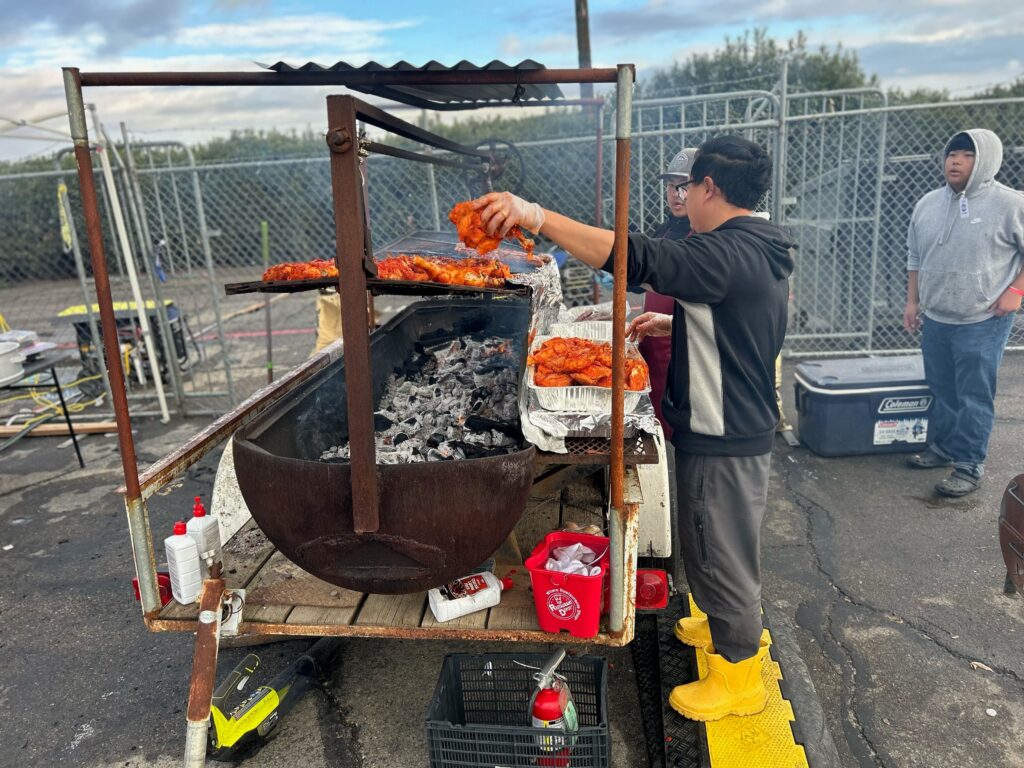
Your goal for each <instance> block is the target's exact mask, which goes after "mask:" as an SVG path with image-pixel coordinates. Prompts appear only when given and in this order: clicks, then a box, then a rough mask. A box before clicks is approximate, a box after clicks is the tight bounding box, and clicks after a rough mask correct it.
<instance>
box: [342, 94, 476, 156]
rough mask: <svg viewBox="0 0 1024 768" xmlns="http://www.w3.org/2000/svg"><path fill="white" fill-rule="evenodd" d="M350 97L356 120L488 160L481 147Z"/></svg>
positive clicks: (428, 143) (412, 138) (405, 137)
mask: <svg viewBox="0 0 1024 768" xmlns="http://www.w3.org/2000/svg"><path fill="white" fill-rule="evenodd" d="M351 98H352V100H353V102H354V103H355V110H356V119H357V120H362V121H363V122H364V123H369V124H370V125H372V126H375V127H377V128H380V129H382V130H385V131H387V132H389V133H393V134H395V135H396V136H401V137H402V138H403V139H409V140H411V141H418V142H419V143H420V144H426V145H427V146H428V147H435V148H437V149H444V150H447V151H448V152H454V153H455V154H459V155H468V156H469V157H479V158H481V159H482V160H490V157H491V156H490V154H489V153H487V152H484V151H483V150H481V149H476V148H475V147H469V146H466V145H465V144H459V143H458V142H455V141H449V140H448V139H444V138H442V137H440V136H438V135H437V134H436V133H431V132H430V131H425V130H423V129H422V128H420V127H419V126H418V125H415V124H413V123H410V122H408V121H406V120H402V119H401V118H398V117H395V116H394V115H389V114H388V113H387V112H385V111H384V110H383V109H379V108H377V107H375V106H373V105H372V104H367V103H366V102H365V101H361V100H359V99H356V98H355V97H351Z"/></svg>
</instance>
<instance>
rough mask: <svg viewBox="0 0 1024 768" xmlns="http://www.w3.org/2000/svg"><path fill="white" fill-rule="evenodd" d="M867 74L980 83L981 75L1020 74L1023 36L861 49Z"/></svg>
mask: <svg viewBox="0 0 1024 768" xmlns="http://www.w3.org/2000/svg"><path fill="white" fill-rule="evenodd" d="M857 53H858V55H859V56H860V60H861V64H862V65H863V66H864V67H865V69H867V70H868V71H872V72H887V73H891V74H892V75H894V76H896V77H903V76H908V75H927V76H930V77H932V78H937V77H944V76H946V75H958V76H965V75H966V76H968V77H973V78H974V79H975V81H976V82H977V81H979V77H978V73H980V72H982V71H993V70H1005V71H1008V72H1009V74H1010V76H1013V70H1016V72H1017V73H1018V74H1024V73H1022V72H1021V61H1020V59H1021V56H1022V54H1024V32H1013V33H1010V34H1006V35H995V36H990V37H982V38H975V39H970V40H954V41H947V40H943V41H936V42H920V43H908V42H906V41H901V40H894V41H891V42H883V43H876V44H872V45H865V46H862V47H861V48H859V49H858V50H857Z"/></svg>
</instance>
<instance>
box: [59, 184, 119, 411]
mask: <svg viewBox="0 0 1024 768" xmlns="http://www.w3.org/2000/svg"><path fill="white" fill-rule="evenodd" d="M57 198H58V200H59V202H60V205H61V208H62V210H63V211H64V217H65V218H66V219H67V221H68V232H69V233H70V234H71V253H72V255H73V256H74V259H75V272H77V273H78V284H79V285H80V286H81V288H82V299H83V300H84V301H85V316H86V319H87V321H88V323H89V338H90V340H91V341H92V347H93V351H94V353H95V354H96V362H97V364H98V366H99V369H100V376H102V377H103V378H102V379H101V381H102V382H103V390H104V391H105V392H106V393H107V399H108V400H109V401H110V402H113V398H112V397H111V394H110V376H109V374H108V372H107V361H106V356H105V355H104V354H103V340H102V339H101V338H100V330H99V326H98V325H97V323H96V315H95V313H94V312H93V311H92V301H91V299H90V297H89V286H88V285H87V284H86V279H85V261H84V260H83V259H82V245H81V243H79V242H78V228H77V227H76V226H75V220H74V218H73V216H72V213H71V201H70V200H68V190H67V185H66V184H65V183H64V180H63V179H61V182H60V184H59V185H58V189H57Z"/></svg>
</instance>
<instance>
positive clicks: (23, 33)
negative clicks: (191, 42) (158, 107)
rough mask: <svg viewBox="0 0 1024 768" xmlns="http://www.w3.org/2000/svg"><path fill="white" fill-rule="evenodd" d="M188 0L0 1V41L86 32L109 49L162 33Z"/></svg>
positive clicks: (177, 22) (175, 24)
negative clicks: (1, 21) (120, 0)
mask: <svg viewBox="0 0 1024 768" xmlns="http://www.w3.org/2000/svg"><path fill="white" fill-rule="evenodd" d="M187 5H188V3H187V0H126V1H123V2H116V1H115V0H73V2H67V0H34V1H33V2H22V1H19V0H12V1H10V2H3V4H2V6H0V16H2V18H3V20H4V23H3V25H2V26H0V46H5V47H9V46H15V45H18V44H20V43H22V42H23V41H25V40H26V39H28V38H32V37H36V36H38V35H40V34H41V33H42V34H52V35H56V36H61V37H76V38H77V37H82V36H90V37H91V38H92V39H93V40H94V41H95V42H96V47H97V50H99V51H102V52H104V53H113V52H117V51H122V50H126V49H128V48H132V47H135V46H138V45H140V44H141V43H144V42H146V41H148V40H152V39H154V38H163V37H166V36H168V35H169V34H172V33H173V32H174V31H175V30H176V29H178V28H179V27H180V26H181V24H182V23H183V21H184V19H185V12H186V9H187Z"/></svg>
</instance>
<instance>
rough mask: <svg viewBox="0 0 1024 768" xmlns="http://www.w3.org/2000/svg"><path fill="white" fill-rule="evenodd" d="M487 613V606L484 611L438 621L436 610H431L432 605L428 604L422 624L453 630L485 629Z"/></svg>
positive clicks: (428, 626) (423, 625)
mask: <svg viewBox="0 0 1024 768" xmlns="http://www.w3.org/2000/svg"><path fill="white" fill-rule="evenodd" d="M487 613H488V610H487V609H486V608H485V609H483V610H482V611H474V612H473V613H468V614H466V615H465V616H459V618H457V619H450V620H449V621H438V620H437V619H435V618H434V612H433V611H431V610H430V605H429V604H428V605H427V610H426V613H424V614H423V622H422V623H421V624H420V626H422V627H427V628H430V627H441V628H442V629H450V630H453V631H456V630H459V629H484V628H486V627H487Z"/></svg>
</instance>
